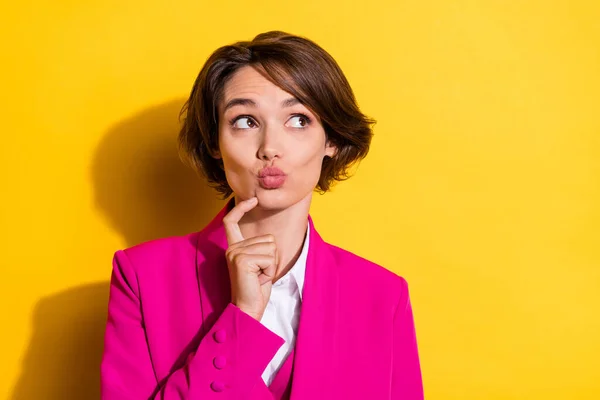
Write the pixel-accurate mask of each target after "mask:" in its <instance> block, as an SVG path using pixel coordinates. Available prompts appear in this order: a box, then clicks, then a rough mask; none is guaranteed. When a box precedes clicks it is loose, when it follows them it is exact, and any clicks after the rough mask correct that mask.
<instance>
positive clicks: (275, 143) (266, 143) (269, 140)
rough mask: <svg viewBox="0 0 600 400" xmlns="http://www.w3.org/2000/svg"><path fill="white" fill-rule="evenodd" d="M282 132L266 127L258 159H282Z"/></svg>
mask: <svg viewBox="0 0 600 400" xmlns="http://www.w3.org/2000/svg"><path fill="white" fill-rule="evenodd" d="M280 134H281V132H278V130H277V129H275V128H269V126H267V127H265V128H264V129H263V131H262V132H261V135H260V144H259V146H258V151H257V154H256V155H257V157H258V158H259V159H261V160H264V161H271V160H273V159H274V158H281V155H282V151H281V140H280V139H281V138H280Z"/></svg>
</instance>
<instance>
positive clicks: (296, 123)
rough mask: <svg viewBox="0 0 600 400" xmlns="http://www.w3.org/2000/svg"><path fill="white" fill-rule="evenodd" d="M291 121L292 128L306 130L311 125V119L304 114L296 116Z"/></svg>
mask: <svg viewBox="0 0 600 400" xmlns="http://www.w3.org/2000/svg"><path fill="white" fill-rule="evenodd" d="M289 121H290V122H291V125H292V128H305V127H306V126H308V124H310V118H308V117H307V116H306V115H304V114H296V115H294V116H293V117H292V118H290V119H289Z"/></svg>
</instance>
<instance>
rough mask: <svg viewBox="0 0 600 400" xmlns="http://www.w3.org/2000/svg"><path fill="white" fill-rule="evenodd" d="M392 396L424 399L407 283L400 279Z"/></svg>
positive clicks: (395, 317)
mask: <svg viewBox="0 0 600 400" xmlns="http://www.w3.org/2000/svg"><path fill="white" fill-rule="evenodd" d="M393 341H394V342H393V353H392V396H391V398H392V399H402V400H423V397H424V395H423V382H422V377H421V366H420V362H419V353H418V348H417V336H416V332H415V324H414V320H413V313H412V307H411V305H410V297H409V294H408V284H407V282H406V280H404V279H402V290H401V295H400V302H399V303H398V307H397V309H396V312H395V315H394V338H393Z"/></svg>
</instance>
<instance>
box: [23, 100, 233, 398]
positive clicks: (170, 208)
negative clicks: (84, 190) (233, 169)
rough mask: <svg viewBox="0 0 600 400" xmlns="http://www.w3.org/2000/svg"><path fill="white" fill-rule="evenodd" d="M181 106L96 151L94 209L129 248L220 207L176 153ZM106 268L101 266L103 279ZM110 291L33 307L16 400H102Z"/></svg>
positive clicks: (138, 118)
mask: <svg viewBox="0 0 600 400" xmlns="http://www.w3.org/2000/svg"><path fill="white" fill-rule="evenodd" d="M184 101H185V100H184V99H181V100H176V101H172V102H168V103H165V104H162V105H159V106H156V107H153V108H150V109H147V110H145V111H143V112H141V113H139V114H137V115H135V116H133V117H131V118H129V119H127V120H124V121H122V122H120V123H119V124H117V125H116V126H114V127H113V128H112V129H110V130H109V131H108V132H107V133H106V135H105V136H104V137H103V139H102V140H101V142H100V144H99V145H98V148H97V149H96V152H95V155H94V159H93V162H92V165H91V175H92V180H93V184H94V189H95V205H96V206H97V207H98V208H99V209H100V210H101V211H102V213H103V215H104V216H105V217H106V218H107V220H108V221H109V223H110V226H111V227H112V228H113V229H115V230H116V231H117V232H119V233H120V234H121V235H122V236H123V238H124V240H125V244H126V246H127V247H129V246H133V245H135V244H138V243H141V242H143V241H147V240H151V239H155V238H160V237H165V236H171V235H181V234H186V233H190V232H194V231H198V230H200V229H201V228H202V227H204V226H205V225H206V224H207V223H208V222H209V221H210V220H211V219H212V217H213V216H214V215H215V214H216V213H217V212H218V211H219V210H220V209H221V208H222V207H223V206H224V204H225V202H224V201H223V200H219V198H218V196H217V193H216V191H215V190H214V189H212V188H210V187H208V186H207V185H206V183H204V182H203V181H202V180H201V179H200V178H199V177H198V176H197V175H196V174H195V173H194V172H193V171H192V170H191V169H189V168H188V167H186V166H184V165H183V164H182V162H181V161H180V159H179V156H178V154H177V133H178V130H179V121H178V115H179V110H180V109H181V106H182V105H183V103H184ZM114 250H117V249H114ZM111 257H112V254H109V255H107V256H106V257H104V258H106V259H109V260H110V259H111ZM110 268H111V266H110V264H109V265H107V266H106V276H107V279H108V278H109V277H110ZM108 290H109V282H103V283H97V284H92V285H83V286H80V287H76V288H72V289H69V290H67V291H64V292H62V293H59V294H57V295H54V296H51V297H47V298H44V299H42V300H41V301H40V302H39V303H38V304H37V306H36V309H35V312H34V317H33V336H32V338H31V341H30V343H29V347H28V349H27V354H26V355H25V358H24V363H23V372H22V374H21V376H20V378H19V381H18V382H17V385H16V387H15V390H14V392H13V400H37V399H50V400H54V399H56V400H58V399H60V400H64V399H86V400H93V399H99V398H100V391H99V385H100V383H99V382H100V380H99V365H100V360H101V357H102V349H103V336H104V328H105V324H106V308H107V301H108Z"/></svg>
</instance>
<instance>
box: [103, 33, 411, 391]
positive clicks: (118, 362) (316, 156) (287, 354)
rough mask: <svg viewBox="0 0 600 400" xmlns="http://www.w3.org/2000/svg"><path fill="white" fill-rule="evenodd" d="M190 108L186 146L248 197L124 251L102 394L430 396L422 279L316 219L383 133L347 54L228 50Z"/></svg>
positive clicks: (288, 39)
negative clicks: (413, 295)
mask: <svg viewBox="0 0 600 400" xmlns="http://www.w3.org/2000/svg"><path fill="white" fill-rule="evenodd" d="M182 111H185V112H186V118H185V120H184V124H183V127H182V130H181V133H180V143H181V145H182V149H183V150H184V152H185V154H186V155H187V156H188V157H189V159H190V160H191V161H192V164H193V165H194V166H195V167H196V168H198V169H199V170H200V171H202V172H203V174H204V175H205V176H206V178H207V180H208V182H209V183H210V184H211V185H212V186H214V187H215V188H216V189H217V190H218V191H219V192H220V193H221V194H223V195H224V197H225V198H227V197H229V196H230V195H232V194H233V197H232V198H231V199H230V201H229V202H228V203H227V204H226V205H225V206H224V207H223V209H222V210H221V212H220V213H219V214H218V215H217V216H215V217H214V219H213V220H212V222H210V223H209V224H208V226H206V227H205V228H204V229H203V230H201V231H200V232H195V233H192V234H189V235H186V236H182V237H170V238H163V239H158V240H154V241H151V242H147V243H143V244H140V245H137V246H134V247H132V248H129V249H126V250H121V251H117V252H116V253H115V257H114V262H113V274H112V280H111V289H110V300H109V306H108V314H109V315H108V323H107V327H106V334H105V350H104V355H103V360H102V366H101V376H102V398H104V399H110V400H115V399H127V400H130V399H146V398H160V399H201V400H202V399H256V400H258V399H283V398H285V399H287V398H292V399H311V400H316V399H407V400H416V399H422V398H423V390H422V383H421V373H420V367H419V359H418V353H417V344H416V338H415V329H414V325H413V317H412V311H411V306H410V301H409V296H408V290H407V284H406V281H405V280H404V279H403V278H401V277H399V276H397V275H395V274H393V273H392V272H390V271H388V270H387V269H385V268H383V267H381V266H379V265H377V264H375V263H372V262H370V261H368V260H365V259H363V258H360V257H358V256H356V255H354V254H352V253H350V252H348V251H345V250H343V249H341V248H338V247H336V246H333V245H331V244H328V243H326V242H324V241H323V239H321V237H320V236H319V234H318V232H317V231H316V229H315V226H314V224H313V221H312V218H311V217H310V215H309V208H310V203H311V199H312V194H313V192H314V190H315V189H318V190H319V191H321V192H325V191H327V190H328V188H329V187H330V185H331V183H332V182H333V181H336V180H338V181H339V180H342V179H345V178H347V175H346V171H347V168H348V167H349V166H350V165H352V164H353V163H355V162H357V161H359V160H360V159H362V158H364V157H365V156H366V154H367V152H368V148H369V143H370V140H371V135H372V132H371V125H372V123H373V121H372V120H370V119H369V118H367V117H366V116H364V115H363V114H362V113H361V112H360V111H359V109H358V106H357V105H356V102H355V99H354V95H353V93H352V90H351V88H350V86H349V84H348V82H347V80H346V78H345V77H344V75H343V73H342V71H341V70H340V68H339V67H338V65H337V64H336V62H335V61H334V60H333V58H331V56H330V55H329V54H328V53H327V52H325V51H324V50H323V49H322V48H320V47H319V46H317V45H316V44H315V43H313V42H311V41H309V40H307V39H305V38H301V37H298V36H293V35H290V34H286V33H283V32H267V33H263V34H260V35H258V36H257V37H255V38H254V40H252V41H251V42H238V43H235V44H233V45H230V46H224V47H221V48H219V49H218V50H216V51H215V52H214V53H213V54H212V55H211V57H210V58H209V59H208V60H207V62H206V64H205V65H204V67H203V68H202V70H201V71H200V74H199V76H198V79H197V80H196V82H195V84H194V87H193V90H192V92H191V95H190V98H189V100H188V101H187V103H186V106H185V107H184V110H182Z"/></svg>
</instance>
